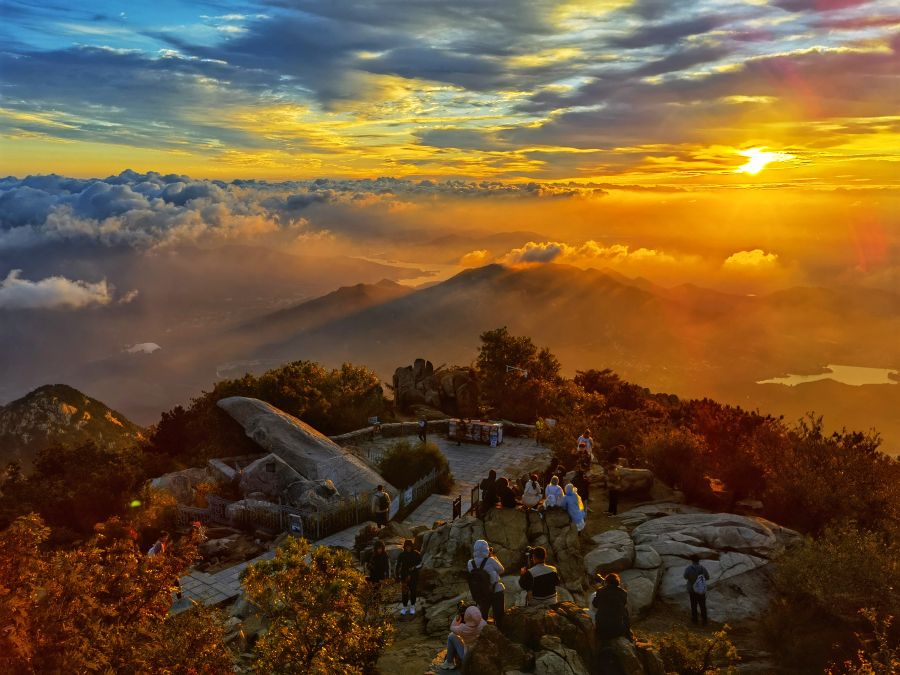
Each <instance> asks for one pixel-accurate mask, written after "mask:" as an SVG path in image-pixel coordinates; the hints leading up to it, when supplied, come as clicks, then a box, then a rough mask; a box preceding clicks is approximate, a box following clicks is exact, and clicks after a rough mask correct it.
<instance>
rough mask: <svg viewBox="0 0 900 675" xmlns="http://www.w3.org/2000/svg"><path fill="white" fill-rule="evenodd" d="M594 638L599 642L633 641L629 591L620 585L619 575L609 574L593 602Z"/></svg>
mask: <svg viewBox="0 0 900 675" xmlns="http://www.w3.org/2000/svg"><path fill="white" fill-rule="evenodd" d="M592 605H593V608H594V610H595V611H596V615H595V616H594V636H595V637H596V638H597V639H598V640H615V639H616V638H620V637H624V638H628V639H629V640H630V639H631V637H632V635H631V619H630V618H629V616H628V591H626V590H625V589H624V588H622V587H621V586H620V585H619V575H618V574H608V575H607V576H606V578H605V579H604V580H603V586H601V587H600V588H599V589H598V590H597V593H596V595H594V600H593V602H592Z"/></svg>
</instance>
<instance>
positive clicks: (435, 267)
mask: <svg viewBox="0 0 900 675" xmlns="http://www.w3.org/2000/svg"><path fill="white" fill-rule="evenodd" d="M357 257H358V258H359V259H360V260H368V261H369V262H376V263H380V264H382V265H392V266H393V267H405V268H407V269H419V270H423V271H425V272H427V273H428V274H427V276H423V277H415V278H413V279H401V280H400V281H398V282H397V283H398V284H400V285H401V286H410V287H413V286H418V285H419V284H424V283H426V282H428V281H447V279H449V278H450V277H453V276H456V275H457V274H459V273H460V272H462V271H463V270H467V269H469V268H468V267H463V266H462V265H445V264H442V263H406V262H399V261H397V260H388V259H387V258H367V257H365V256H357Z"/></svg>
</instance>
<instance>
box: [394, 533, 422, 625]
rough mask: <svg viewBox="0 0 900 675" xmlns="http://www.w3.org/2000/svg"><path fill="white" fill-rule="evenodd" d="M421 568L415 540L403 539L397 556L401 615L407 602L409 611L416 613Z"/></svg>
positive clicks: (420, 556) (420, 559)
mask: <svg viewBox="0 0 900 675" xmlns="http://www.w3.org/2000/svg"><path fill="white" fill-rule="evenodd" d="M421 569H422V554H421V553H419V552H418V551H416V550H415V542H413V540H412V539H407V540H405V541H404V542H403V551H401V552H400V555H399V556H397V581H399V582H400V586H401V595H402V597H403V609H401V610H400V615H401V616H402V615H404V614H406V604H407V603H409V613H410V614H415V613H416V591H417V590H418V586H419V570H421Z"/></svg>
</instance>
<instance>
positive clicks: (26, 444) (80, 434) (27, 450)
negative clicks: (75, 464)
mask: <svg viewBox="0 0 900 675" xmlns="http://www.w3.org/2000/svg"><path fill="white" fill-rule="evenodd" d="M142 433H143V429H141V427H139V426H137V425H136V424H133V423H132V422H130V421H129V420H128V419H127V418H126V417H125V416H124V415H121V414H120V413H117V412H116V411H115V410H112V409H110V408H108V407H107V406H105V405H104V404H103V403H101V402H100V401H98V400H97V399H94V398H91V397H90V396H86V395H85V394H83V393H81V392H80V391H78V390H77V389H74V388H73V387H70V386H68V385H65V384H46V385H44V386H43V387H38V388H37V389H35V390H34V391H32V392H31V393H29V394H27V395H25V396H23V397H22V398H20V399H17V400H15V401H13V402H12V403H10V404H9V405H7V406H4V407H0V463H2V464H6V463H7V462H9V461H11V460H18V461H19V462H21V463H22V468H23V469H24V470H26V471H28V470H30V469H31V464H32V462H33V461H34V458H35V457H36V456H37V454H38V452H40V451H41V450H42V449H44V448H45V447H47V446H48V445H51V444H53V443H56V442H57V441H61V442H64V443H81V442H83V441H86V440H93V441H95V442H96V443H98V444H100V445H106V446H108V447H118V448H123V447H126V446H128V445H130V444H131V443H134V442H135V441H137V440H138V439H140V438H141V436H142Z"/></svg>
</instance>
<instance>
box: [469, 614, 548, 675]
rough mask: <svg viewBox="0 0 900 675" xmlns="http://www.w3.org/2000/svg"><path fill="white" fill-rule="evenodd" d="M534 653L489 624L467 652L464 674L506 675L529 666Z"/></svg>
mask: <svg viewBox="0 0 900 675" xmlns="http://www.w3.org/2000/svg"><path fill="white" fill-rule="evenodd" d="M532 659H533V655H532V654H531V653H529V652H528V651H527V650H526V649H524V648H523V647H522V645H520V644H516V643H515V642H513V641H511V640H510V639H508V638H507V637H505V636H504V635H503V634H502V633H501V632H500V631H499V630H497V629H496V628H495V627H494V626H492V625H487V626H485V627H484V630H482V631H481V635H480V636H479V638H478V640H477V641H476V642H475V645H474V646H473V647H472V649H471V650H470V651H469V652H468V653H467V654H466V658H465V660H464V661H463V665H462V670H461V672H462V675H504V673H508V672H509V671H511V670H513V671H514V670H521V669H523V668H529V667H530V665H531V661H532Z"/></svg>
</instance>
